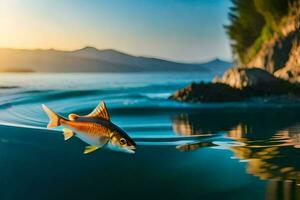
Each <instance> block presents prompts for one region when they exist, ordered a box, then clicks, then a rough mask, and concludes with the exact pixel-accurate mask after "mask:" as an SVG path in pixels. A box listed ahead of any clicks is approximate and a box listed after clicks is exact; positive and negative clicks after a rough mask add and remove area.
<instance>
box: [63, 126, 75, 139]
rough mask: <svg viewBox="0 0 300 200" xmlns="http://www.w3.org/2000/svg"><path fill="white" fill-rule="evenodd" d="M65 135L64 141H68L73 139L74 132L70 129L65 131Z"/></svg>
mask: <svg viewBox="0 0 300 200" xmlns="http://www.w3.org/2000/svg"><path fill="white" fill-rule="evenodd" d="M63 134H64V139H65V140H68V139H70V138H71V137H73V136H74V132H73V131H72V130H70V129H67V128H65V129H64V132H63Z"/></svg>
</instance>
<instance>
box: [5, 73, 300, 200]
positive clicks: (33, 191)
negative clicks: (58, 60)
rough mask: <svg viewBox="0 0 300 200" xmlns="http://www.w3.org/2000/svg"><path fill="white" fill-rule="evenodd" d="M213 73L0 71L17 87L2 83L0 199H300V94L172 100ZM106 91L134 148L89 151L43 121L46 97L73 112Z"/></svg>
mask: <svg viewBox="0 0 300 200" xmlns="http://www.w3.org/2000/svg"><path fill="white" fill-rule="evenodd" d="M212 76H213V75H212V74H205V73H204V74H203V73H202V74H200V73H198V74H195V73H168V74H167V73H162V74H158V73H152V74H151V73H150V74H149V73H148V74H143V73H139V74H137V73H128V74H38V73H36V74H30V73H28V74H1V77H2V78H1V80H0V85H1V86H17V87H16V88H12V89H2V90H1V91H0V95H1V102H0V121H1V124H2V125H1V126H0V130H1V135H0V148H1V154H0V163H2V164H1V166H2V168H1V171H0V186H1V193H0V197H1V199H20V198H23V197H24V196H26V197H28V198H29V199H85V198H94V199H98V198H103V199H110V198H112V199H113V198H124V196H126V197H128V198H129V197H130V199H161V198H163V199H172V198H175V199H180V198H183V199H199V198H203V199H221V198H223V197H224V196H225V195H226V196H228V197H230V199H265V198H266V197H268V198H269V199H276V198H278V199H280V198H281V199H283V198H285V199H298V198H300V186H299V184H300V182H299V180H300V165H299V153H300V152H299V151H300V150H299V147H300V128H299V127H300V126H299V125H300V117H299V115H298V112H299V110H300V108H299V107H298V104H297V102H286V101H281V99H280V98H278V99H275V100H274V99H273V100H268V99H251V100H249V101H247V102H242V103H225V104H213V103H211V104H204V103H201V104H188V103H179V102H174V101H171V100H168V96H169V95H170V94H171V93H173V92H174V91H176V90H177V89H179V88H182V87H184V86H186V85H187V84H188V83H190V82H192V81H200V80H203V81H208V80H211V78H212ZM100 100H104V101H105V102H106V104H107V107H108V110H109V112H110V115H111V119H112V121H113V122H114V123H116V124H118V125H119V126H120V127H122V128H123V129H124V130H126V132H127V133H128V134H129V135H130V136H131V137H132V138H133V139H134V140H135V141H136V142H137V149H136V153H135V154H126V153H123V152H119V151H114V150H113V149H110V148H103V149H99V150H97V151H95V152H93V153H91V154H88V155H83V153H82V152H83V150H84V147H85V146H86V144H85V143H83V142H82V141H81V140H79V139H78V138H75V137H74V138H71V139H70V140H68V141H64V140H63V136H62V134H61V130H60V129H56V130H55V131H52V130H47V129H46V128H45V127H46V124H47V122H48V119H47V117H46V115H45V114H44V113H43V111H42V109H41V104H42V103H44V104H47V105H48V106H49V107H51V108H53V109H54V110H55V111H57V112H58V113H59V114H61V115H63V116H67V115H68V114H69V113H71V112H74V113H78V114H87V113H89V112H90V111H91V110H92V109H93V108H94V107H95V106H96V105H97V104H98V102H99V101H100ZM250 108H251V109H250ZM12 185H13V187H11V186H12ZM153 191H155V192H153Z"/></svg>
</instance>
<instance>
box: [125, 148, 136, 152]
mask: <svg viewBox="0 0 300 200" xmlns="http://www.w3.org/2000/svg"><path fill="white" fill-rule="evenodd" d="M135 149H136V148H135V146H129V147H127V151H128V152H129V153H135V151H134V150H135Z"/></svg>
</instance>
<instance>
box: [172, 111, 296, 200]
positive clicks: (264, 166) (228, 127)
mask: <svg viewBox="0 0 300 200" xmlns="http://www.w3.org/2000/svg"><path fill="white" fill-rule="evenodd" d="M172 121H173V130H174V132H175V133H176V134H179V135H185V136H186V135H198V134H208V133H209V134H212V135H213V136H222V137H225V138H229V139H233V140H235V141H237V142H239V143H241V144H243V145H233V146H229V150H231V151H232V152H233V153H234V158H236V159H239V160H241V161H247V166H246V171H247V173H249V174H252V175H254V176H257V177H259V178H260V179H261V180H269V184H268V186H267V193H266V199H300V162H299V161H300V118H299V116H298V114H297V112H290V111H284V110H283V111H270V112H263V111H262V112H250V113H243V112H239V113H231V114H230V113H218V114H216V113H211V114H209V113H201V114H185V115H183V114H181V115H177V116H174V117H173V118H172ZM212 140H213V137H212ZM212 146H215V144H214V143H213V141H211V140H210V141H199V142H196V143H192V144H186V145H181V146H178V147H177V149H178V150H180V151H194V150H197V149H199V148H203V147H212Z"/></svg>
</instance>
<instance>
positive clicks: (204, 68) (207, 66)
mask: <svg viewBox="0 0 300 200" xmlns="http://www.w3.org/2000/svg"><path fill="white" fill-rule="evenodd" d="M230 66H231V63H230V62H226V61H222V60H219V59H215V60H213V61H210V62H207V63H200V64H199V63H193V64H190V63H178V62H173V61H167V60H163V59H157V58H150V57H139V56H132V55H129V54H126V53H122V52H119V51H116V50H113V49H106V50H98V49H96V48H94V47H85V48H82V49H79V50H75V51H59V50H54V49H49V50H26V49H4V48H3V49H0V71H10V70H9V69H13V71H14V72H15V71H18V69H20V71H24V69H26V70H28V71H35V72H168V71H197V72H209V71H220V70H221V71H223V70H224V69H225V68H226V69H227V68H229V67H230Z"/></svg>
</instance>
